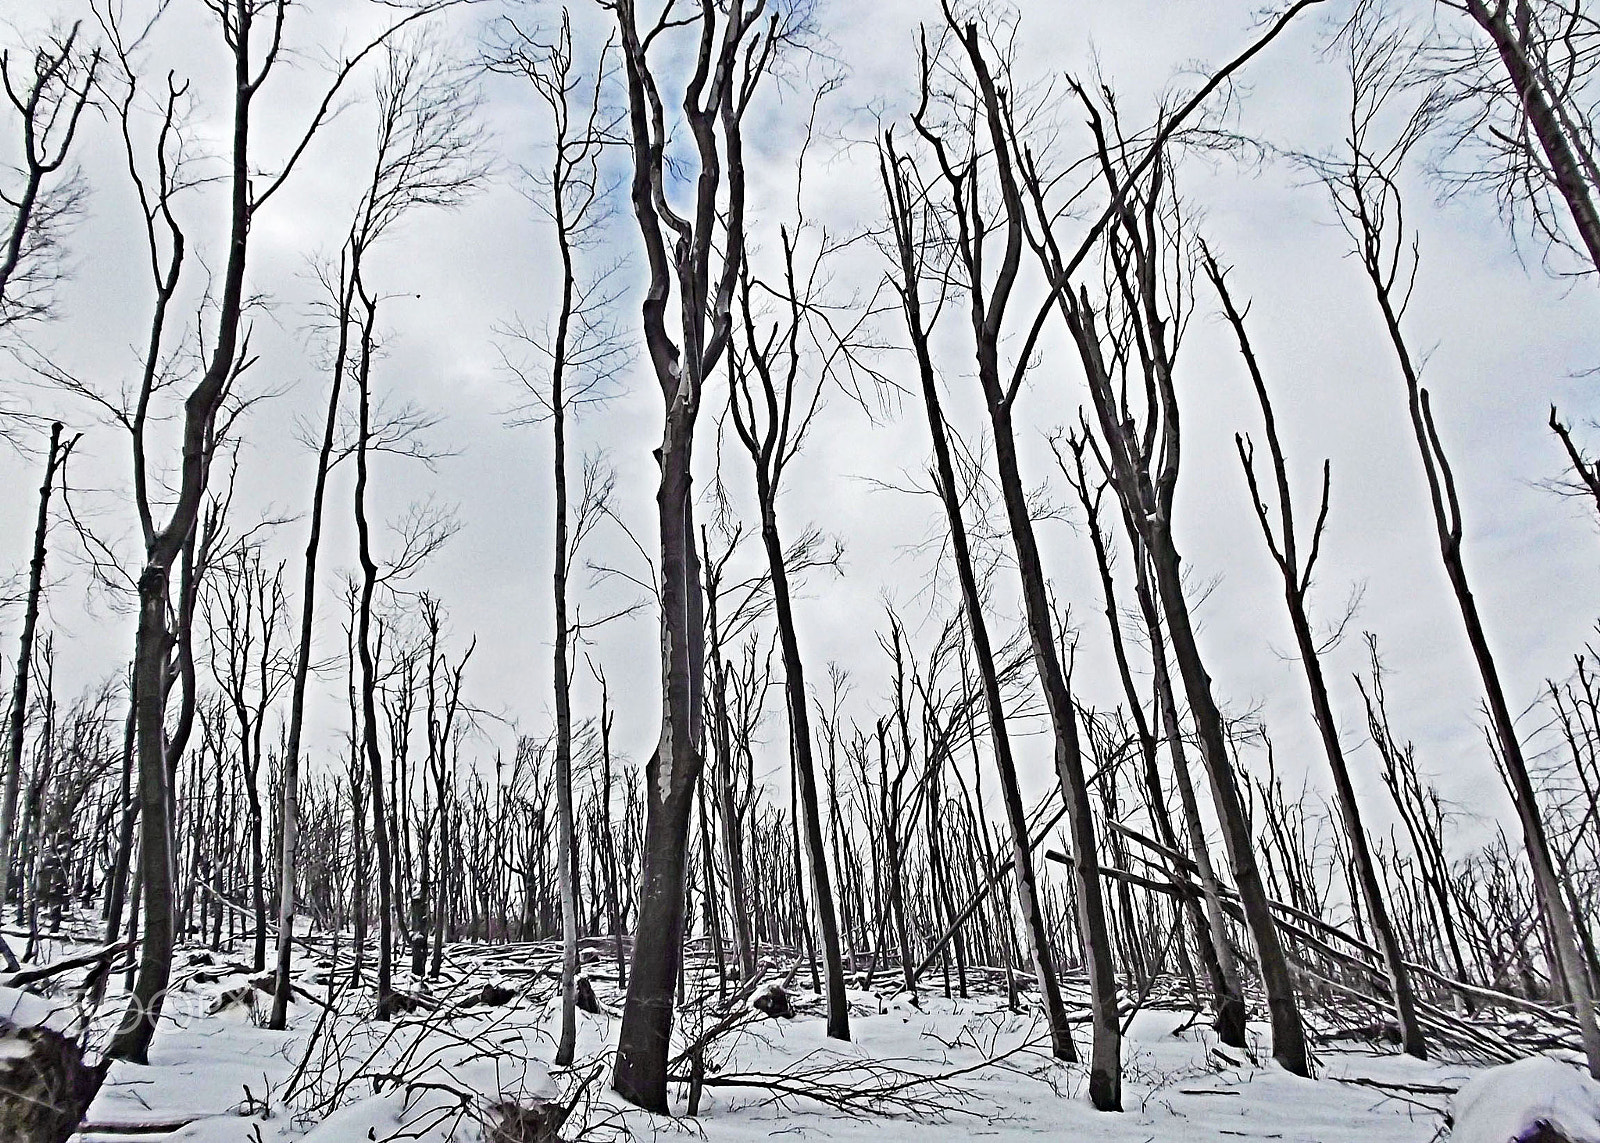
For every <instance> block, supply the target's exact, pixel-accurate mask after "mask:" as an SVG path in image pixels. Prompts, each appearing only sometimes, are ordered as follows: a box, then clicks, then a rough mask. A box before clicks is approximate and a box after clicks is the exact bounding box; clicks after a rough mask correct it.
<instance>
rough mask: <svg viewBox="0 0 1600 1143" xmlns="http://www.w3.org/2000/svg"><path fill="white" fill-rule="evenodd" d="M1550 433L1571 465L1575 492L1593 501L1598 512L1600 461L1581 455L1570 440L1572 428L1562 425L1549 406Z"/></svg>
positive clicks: (1599, 509)
mask: <svg viewBox="0 0 1600 1143" xmlns="http://www.w3.org/2000/svg"><path fill="white" fill-rule="evenodd" d="M1550 431H1551V432H1553V433H1555V434H1556V436H1557V437H1558V438H1559V439H1560V441H1561V447H1562V448H1563V449H1565V450H1566V453H1567V460H1568V461H1570V462H1571V464H1572V472H1573V475H1575V476H1576V477H1577V478H1578V486H1577V489H1576V491H1578V492H1580V493H1587V494H1588V495H1589V496H1590V497H1592V498H1593V499H1594V504H1595V509H1596V511H1600V461H1593V460H1590V459H1589V458H1588V457H1587V456H1585V455H1584V454H1583V450H1582V449H1581V448H1579V447H1578V445H1577V443H1576V442H1575V441H1573V439H1572V428H1571V426H1570V425H1566V424H1563V423H1562V421H1561V418H1560V417H1558V416H1557V415H1556V407H1555V406H1554V405H1551V406H1550Z"/></svg>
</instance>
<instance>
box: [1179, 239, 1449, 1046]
mask: <svg viewBox="0 0 1600 1143" xmlns="http://www.w3.org/2000/svg"><path fill="white" fill-rule="evenodd" d="M1201 258H1202V261H1203V263H1204V265H1205V269H1206V274H1207V276H1209V277H1210V279H1211V282H1212V284H1213V285H1214V286H1215V287H1216V290H1217V294H1218V296H1219V297H1220V298H1221V299H1222V308H1223V312H1224V314H1225V315H1226V316H1227V319H1228V323H1229V325H1231V326H1232V327H1233V330H1234V333H1235V335H1236V336H1237V337H1238V340H1239V352H1240V354H1241V355H1242V356H1243V358H1244V361H1245V366H1246V368H1247V369H1248V371H1249V373H1250V380H1251V382H1252V383H1253V385H1254V387H1255V391H1256V397H1257V399H1258V401H1259V402H1260V405H1261V415H1262V419H1263V421H1264V423H1265V427H1266V436H1267V446H1268V449H1269V451H1270V453H1271V457H1272V471H1273V477H1274V481H1275V483H1276V484H1277V493H1278V514H1279V524H1278V531H1277V536H1276V538H1274V535H1273V529H1272V524H1271V521H1270V519H1269V517H1268V514H1267V506H1266V504H1265V502H1264V501H1263V499H1262V496H1261V490H1260V487H1259V485H1258V483H1257V480H1256V473H1255V467H1254V463H1253V461H1254V450H1253V448H1252V447H1251V446H1250V445H1249V443H1248V440H1247V438H1244V437H1235V443H1236V444H1237V446H1238V450H1239V460H1240V463H1241V464H1243V466H1244V472H1245V476H1246V478H1247V481H1248V483H1249V485H1250V496H1251V500H1252V502H1253V503H1254V505H1255V509H1256V517H1257V518H1258V519H1259V521H1260V523H1261V530H1262V533H1263V534H1264V535H1265V536H1266V540H1267V548H1268V549H1269V550H1270V551H1271V553H1272V557H1273V561H1274V562H1275V563H1276V564H1277V565H1278V571H1279V573H1280V574H1281V575H1282V577H1283V598H1284V603H1285V605H1286V606H1287V607H1288V609H1289V622H1290V625H1291V626H1292V627H1293V628H1294V638H1295V645H1296V646H1297V648H1298V649H1299V652H1300V663H1301V666H1302V667H1303V668H1304V669H1305V675H1306V686H1307V688H1308V689H1309V690H1310V692H1311V711H1312V714H1313V716H1314V717H1315V718H1316V722H1317V730H1318V732H1319V734H1320V735H1321V737H1322V749H1323V753H1324V754H1326V756H1327V759H1328V768H1329V770H1330V771H1332V773H1333V786H1334V791H1335V794H1336V795H1337V799H1338V803H1339V816H1340V818H1341V820H1342V822H1343V824H1344V831H1345V836H1346V838H1347V840H1348V841H1349V843H1350V856H1351V860H1352V862H1353V864H1354V866H1355V875H1356V880H1357V882H1358V884H1359V885H1360V888H1361V897H1362V900H1363V902H1364V903H1365V905H1366V907H1367V916H1368V917H1369V918H1370V919H1371V921H1372V929H1373V933H1374V935H1375V936H1376V938H1377V941H1378V947H1379V948H1380V949H1381V950H1382V952H1383V961H1384V968H1385V970H1386V971H1387V973H1388V976H1389V995H1390V1000H1391V1002H1392V1003H1393V1005H1394V1010H1395V1018H1396V1020H1397V1021H1398V1023H1399V1028H1400V1042H1401V1045H1402V1046H1403V1048H1404V1050H1405V1051H1406V1053H1407V1054H1409V1055H1413V1056H1416V1057H1417V1058H1418V1059H1427V1058H1428V1045H1427V1041H1426V1040H1425V1039H1424V1038H1423V1035H1422V1026H1421V1024H1420V1023H1419V1022H1418V1020H1417V1007H1416V997H1415V995H1414V994H1413V992H1412V988H1411V974H1410V971H1409V970H1408V969H1407V968H1406V965H1405V960H1404V958H1403V956H1402V955H1401V950H1400V942H1399V940H1398V939H1397V938H1396V937H1395V932H1394V925H1393V924H1392V923H1391V922H1390V920H1389V909H1388V905H1387V903H1386V902H1385V900H1384V896H1383V887H1382V886H1381V885H1380V884H1379V882H1378V871H1377V868H1376V866H1374V864H1373V861H1372V851H1371V848H1370V847H1369V846H1368V845H1367V833H1366V829H1365V828H1364V827H1363V825H1362V824H1361V808H1360V806H1359V805H1358V804H1357V803H1356V794H1355V787H1354V786H1352V785H1351V782H1350V770H1349V768H1348V767H1347V766H1346V765H1345V759H1344V748H1343V747H1342V746H1341V745H1340V744H1339V727H1338V725H1337V724H1336V723H1335V722H1334V718H1333V704H1332V703H1331V702H1330V700H1329V698H1328V684H1327V681H1326V680H1325V679H1324V678H1323V674H1322V656H1321V652H1320V651H1319V650H1318V648H1317V640H1316V637H1315V636H1314V635H1313V634H1312V631H1311V620H1310V618H1309V617H1308V616H1307V614H1306V593H1307V592H1308V591H1309V590H1310V587H1311V576H1312V572H1313V570H1314V568H1315V567H1316V562H1317V556H1318V555H1319V554H1320V552H1321V549H1322V530H1323V526H1324V525H1325V524H1326V522H1327V519H1328V494H1329V483H1330V468H1329V464H1328V462H1326V461H1324V462H1323V466H1322V502H1321V507H1320V508H1319V509H1318V512H1317V518H1316V524H1315V525H1314V527H1313V529H1312V534H1311V545H1310V548H1309V550H1308V551H1307V553H1306V555H1305V559H1304V562H1303V563H1302V561H1301V558H1300V551H1299V545H1298V543H1297V537H1296V533H1295V521H1294V505H1293V502H1292V501H1291V499H1290V496H1289V474H1288V465H1287V462H1286V461H1285V459H1284V455H1283V447H1282V445H1281V444H1280V442H1279V440H1278V426H1277V419H1276V417H1275V416H1274V415H1273V411H1272V401H1271V398H1270V397H1269V396H1268V395H1267V385H1266V380H1265V379H1264V378H1263V377H1262V375H1261V369H1260V365H1259V363H1258V362H1257V360H1256V355H1255V350H1254V349H1253V348H1252V346H1251V344H1250V338H1249V335H1248V334H1247V333H1246V331H1245V326H1244V315H1243V314H1242V313H1241V312H1240V311H1239V309H1238V308H1237V307H1236V306H1235V305H1234V302H1233V297H1232V295H1231V294H1230V293H1229V291H1228V287H1227V283H1226V281H1225V276H1224V273H1223V271H1222V268H1221V267H1220V266H1218V264H1217V262H1216V260H1215V259H1214V258H1213V257H1212V256H1211V252H1210V251H1209V250H1205V249H1202V251H1201Z"/></svg>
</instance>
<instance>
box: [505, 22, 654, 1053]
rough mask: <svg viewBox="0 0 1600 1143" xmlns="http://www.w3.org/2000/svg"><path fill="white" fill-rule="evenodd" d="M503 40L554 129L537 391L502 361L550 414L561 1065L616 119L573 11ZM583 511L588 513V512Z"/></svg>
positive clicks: (607, 334) (608, 375) (574, 951)
mask: <svg viewBox="0 0 1600 1143" xmlns="http://www.w3.org/2000/svg"><path fill="white" fill-rule="evenodd" d="M507 24H508V27H509V29H510V34H511V43H510V45H509V46H508V48H507V50H506V51H505V52H504V53H503V54H502V55H501V56H499V57H498V58H497V59H496V60H495V61H494V62H493V64H492V66H494V67H496V68H497V69H499V70H502V71H510V72H514V73H516V74H518V75H521V76H522V77H523V78H525V79H526V80H527V81H528V82H529V83H530V85H531V86H532V87H533V89H534V91H535V93H537V95H538V97H539V99H540V101H541V102H542V103H544V104H545V106H546V107H547V108H548V110H549V114H550V120H551V124H552V127H553V131H554V137H553V139H552V141H551V154H550V159H549V163H548V166H547V167H546V168H545V169H544V170H543V171H541V172H540V173H539V175H538V176H537V177H536V179H535V184H536V192H537V197H536V201H537V202H538V204H539V207H540V209H541V211H542V212H543V213H544V214H545V215H546V216H547V217H548V218H549V219H550V222H551V224H552V226H553V228H554V230H555V239H556V250H557V253H558V255H559V258H560V263H561V289H560V301H559V302H558V303H557V308H556V314H555V322H554V329H553V331H552V333H551V335H550V337H549V339H548V341H546V340H544V339H540V338H536V337H533V336H531V335H527V334H523V335H522V337H521V340H523V341H525V342H528V343H530V344H532V345H533V346H534V347H535V348H536V349H538V350H539V351H540V353H541V356H543V357H544V358H545V359H546V363H547V368H548V377H547V378H546V380H545V384H546V385H547V386H548V388H547V389H540V387H539V386H538V385H536V384H535V383H534V381H533V379H532V378H531V377H530V376H529V374H528V372H527V370H526V369H524V368H521V367H518V366H513V370H514V371H515V372H516V374H517V376H518V378H519V379H520V380H521V381H522V383H523V384H524V385H525V386H526V387H527V388H528V390H529V392H530V394H531V395H532V396H533V399H534V401H535V403H536V405H537V406H538V408H539V411H540V413H541V415H542V416H547V417H548V418H549V420H550V425H551V433H552V437H553V440H554V445H555V449H554V458H553V461H552V465H553V471H554V486H555V557H554V570H553V573H552V577H551V578H552V589H553V591H554V595H555V600H554V602H555V650H554V662H555V676H554V678H555V701H556V738H555V781H556V815H557V819H558V830H559V834H560V837H559V840H558V845H559V847H560V853H561V854H562V859H561V863H560V870H561V873H560V877H561V943H562V960H561V1030H560V1033H559V1035H558V1037H557V1041H556V1056H555V1061H556V1063H557V1064H558V1065H560V1066H563V1067H565V1066H567V1065H569V1064H571V1063H572V1058H573V1052H574V1050H575V1045H576V1043H577V1034H578V1033H577V1017H576V999H577V974H578V867H577V862H578V843H577V833H576V827H575V825H574V819H573V804H572V801H573V799H572V652H573V645H574V642H575V638H576V634H577V633H576V631H575V630H574V628H573V624H572V621H571V615H570V614H569V610H568V606H567V591H568V582H569V579H570V577H571V573H572V568H573V565H574V561H575V559H576V554H577V549H578V544H577V543H576V542H575V541H574V539H573V537H571V536H570V535H569V526H570V524H571V523H572V521H571V513H570V510H569V508H568V489H567V413H568V409H569V408H571V407H574V406H582V405H584V404H587V403H590V402H592V401H595V400H598V399H599V398H600V397H601V396H602V393H601V390H602V388H603V387H604V386H605V384H606V383H607V382H609V381H610V380H611V379H612V378H613V377H614V376H615V375H616V373H617V371H618V370H619V369H620V368H621V366H622V365H623V364H624V363H625V362H626V360H627V356H628V355H627V352H626V350H625V348H624V347H623V346H622V345H621V344H620V342H619V341H618V339H617V338H616V336H615V335H614V332H613V330H612V329H611V327H610V324H609V317H610V312H611V306H612V303H613V301H614V298H613V297H612V295H611V292H610V290H611V286H610V278H611V275H610V274H609V273H608V272H602V273H600V274H599V275H597V276H595V277H593V278H592V279H587V280H586V279H585V278H582V277H580V272H579V267H578V265H577V258H578V255H579V253H580V251H582V250H584V249H585V248H590V247H593V246H594V245H595V243H596V241H597V239H598V237H599V234H600V228H601V226H603V225H604V223H605V221H606V219H607V216H608V215H609V211H608V210H607V209H606V198H605V193H606V190H607V188H606V186H605V185H604V182H603V179H602V176H601V173H600V167H599V162H600V157H601V152H602V150H603V148H605V147H606V146H608V145H610V144H612V143H616V142H618V141H619V140H618V139H617V138H616V137H615V134H614V129H615V126H616V124H614V123H613V122H611V121H609V119H608V118H607V114H606V113H605V112H604V111H603V110H602V107H601V102H600V94H601V84H602V81H603V79H604V77H605V74H606V70H607V69H606V63H607V59H608V57H609V55H610V49H611V44H610V42H609V41H608V42H607V43H606V45H605V47H604V48H603V49H602V50H601V52H600V57H599V61H598V63H597V65H596V67H595V72H594V75H593V76H592V77H585V76H584V74H583V72H582V70H581V69H578V68H576V67H575V61H574V54H573V42H572V18H571V14H570V12H569V11H568V10H567V9H566V8H563V9H562V10H561V26H560V29H559V30H558V31H557V33H556V35H555V38H554V39H553V40H552V41H551V42H550V43H541V42H539V41H538V40H537V39H535V38H534V37H533V36H532V35H530V34H529V33H527V32H524V31H523V30H522V29H521V28H519V27H518V26H517V25H516V23H515V22H514V21H511V20H508V21H507ZM594 518H596V517H595V515H594V514H591V516H590V519H591V520H593V519H594Z"/></svg>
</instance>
